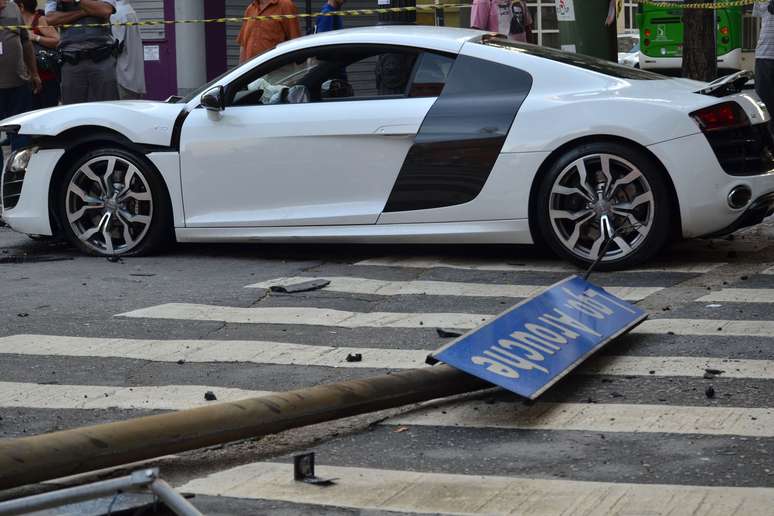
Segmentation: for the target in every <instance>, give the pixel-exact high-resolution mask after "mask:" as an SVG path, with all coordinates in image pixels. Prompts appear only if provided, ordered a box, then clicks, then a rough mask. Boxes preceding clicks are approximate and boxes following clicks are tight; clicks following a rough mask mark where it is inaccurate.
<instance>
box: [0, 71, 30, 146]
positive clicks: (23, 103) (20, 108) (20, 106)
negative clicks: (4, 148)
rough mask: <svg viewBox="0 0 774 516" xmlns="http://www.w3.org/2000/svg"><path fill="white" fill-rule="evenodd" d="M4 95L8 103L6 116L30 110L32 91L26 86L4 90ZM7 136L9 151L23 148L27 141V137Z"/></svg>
mask: <svg viewBox="0 0 774 516" xmlns="http://www.w3.org/2000/svg"><path fill="white" fill-rule="evenodd" d="M4 95H5V96H7V101H6V102H7V103H8V104H7V108H6V110H7V114H6V116H14V115H19V114H21V113H24V112H26V111H29V110H30V107H31V105H32V90H30V87H29V86H27V85H26V84H25V85H24V86H19V87H18V88H11V89H9V90H6V91H5V92H4ZM9 136H10V140H11V150H17V149H19V148H21V147H24V146H25V145H27V143H28V141H29V137H27V136H17V135H15V134H11V135H9Z"/></svg>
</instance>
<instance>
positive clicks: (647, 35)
mask: <svg viewBox="0 0 774 516" xmlns="http://www.w3.org/2000/svg"><path fill="white" fill-rule="evenodd" d="M651 34H653V33H652V32H650V29H645V37H646V38H649V37H650V35H651Z"/></svg>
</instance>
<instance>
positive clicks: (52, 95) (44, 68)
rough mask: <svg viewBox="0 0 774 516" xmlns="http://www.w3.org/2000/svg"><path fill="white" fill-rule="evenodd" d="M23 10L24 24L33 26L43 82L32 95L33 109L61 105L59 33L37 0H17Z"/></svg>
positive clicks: (34, 44)
mask: <svg viewBox="0 0 774 516" xmlns="http://www.w3.org/2000/svg"><path fill="white" fill-rule="evenodd" d="M16 5H18V6H19V9H20V10H21V14H22V18H23V19H24V24H25V25H28V26H30V27H32V30H31V31H30V34H29V36H30V39H31V40H32V45H33V48H34V49H35V55H36V63H37V66H38V73H39V74H40V80H41V82H42V83H43V85H42V88H41V90H40V92H39V93H36V94H35V95H33V96H32V106H31V108H32V109H42V108H47V107H54V106H57V105H59V63H58V62H57V61H58V56H57V53H56V47H58V46H59V33H58V32H57V31H56V29H55V28H53V27H51V26H50V25H49V24H48V22H47V21H46V17H45V16H44V15H43V11H41V10H40V9H38V2H37V0H16Z"/></svg>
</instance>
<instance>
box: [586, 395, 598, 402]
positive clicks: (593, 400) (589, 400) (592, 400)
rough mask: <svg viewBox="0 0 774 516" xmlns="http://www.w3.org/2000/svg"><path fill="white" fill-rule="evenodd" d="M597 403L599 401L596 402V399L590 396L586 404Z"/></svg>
mask: <svg viewBox="0 0 774 516" xmlns="http://www.w3.org/2000/svg"><path fill="white" fill-rule="evenodd" d="M596 402H597V400H595V399H592V398H591V396H589V397H588V398H586V403H596Z"/></svg>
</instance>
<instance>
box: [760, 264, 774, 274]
mask: <svg viewBox="0 0 774 516" xmlns="http://www.w3.org/2000/svg"><path fill="white" fill-rule="evenodd" d="M761 274H774V265H773V266H771V267H769V268H768V269H766V270H764V271H763V272H761Z"/></svg>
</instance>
